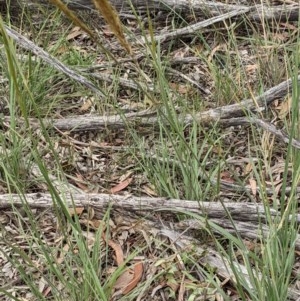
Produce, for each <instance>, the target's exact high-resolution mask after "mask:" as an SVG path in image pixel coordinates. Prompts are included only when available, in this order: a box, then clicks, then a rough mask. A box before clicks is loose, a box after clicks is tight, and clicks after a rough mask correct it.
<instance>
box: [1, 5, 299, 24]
mask: <svg viewBox="0 0 300 301" xmlns="http://www.w3.org/2000/svg"><path fill="white" fill-rule="evenodd" d="M0 2H1V1H0ZM22 2H23V3H25V4H33V3H38V4H39V5H40V4H49V1H48V0H39V1H38V0H22ZM64 2H66V1H64ZM111 3H112V5H113V6H114V7H115V8H116V9H117V10H118V11H119V12H122V13H125V12H129V11H131V8H130V6H131V5H133V7H134V8H135V9H136V10H137V11H138V12H140V13H142V12H148V11H165V12H169V11H170V10H174V11H176V12H178V13H181V14H189V13H191V12H193V14H195V15H197V16H204V17H213V16H219V15H220V14H224V13H228V12H230V11H234V10H239V9H245V8H247V9H249V13H248V16H247V18H248V19H249V20H251V21H257V22H260V21H261V20H265V21H266V20H267V21H271V20H273V21H286V20H289V21H296V20H298V18H299V6H298V5H297V4H291V5H285V4H284V5H278V6H270V5H264V4H261V5H252V6H246V5H240V4H236V5H233V4H226V3H222V2H218V1H214V0H176V1H174V0H131V1H123V0H111ZM295 3H296V1H295ZM68 4H69V6H70V7H71V8H74V9H91V8H93V4H92V1H91V0H72V1H68Z"/></svg>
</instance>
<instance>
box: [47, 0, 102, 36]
mask: <svg viewBox="0 0 300 301" xmlns="http://www.w3.org/2000/svg"><path fill="white" fill-rule="evenodd" d="M49 1H50V2H51V3H53V4H54V5H55V6H57V7H58V8H59V9H60V10H61V11H62V12H63V13H64V14H65V15H66V16H67V17H68V18H69V19H70V20H71V21H72V22H73V23H74V24H76V25H78V26H79V27H80V28H81V29H83V30H84V31H85V32H86V33H87V34H88V35H89V36H90V37H92V38H93V39H94V40H96V38H95V35H94V34H93V32H92V31H91V30H90V29H89V28H88V27H87V26H86V25H85V24H84V22H82V21H81V20H80V19H79V18H78V17H77V16H76V15H75V14H74V13H73V12H72V11H71V10H70V9H69V8H68V7H67V5H66V4H64V3H63V2H62V1H61V0H49Z"/></svg>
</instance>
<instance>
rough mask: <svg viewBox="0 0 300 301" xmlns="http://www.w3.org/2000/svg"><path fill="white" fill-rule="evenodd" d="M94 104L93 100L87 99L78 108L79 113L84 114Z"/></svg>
mask: <svg viewBox="0 0 300 301" xmlns="http://www.w3.org/2000/svg"><path fill="white" fill-rule="evenodd" d="M93 104H94V100H93V99H91V98H89V99H87V100H85V101H84V103H83V105H82V106H81V107H80V109H79V112H86V111H87V110H89V109H90V107H91V106H92V105H93Z"/></svg>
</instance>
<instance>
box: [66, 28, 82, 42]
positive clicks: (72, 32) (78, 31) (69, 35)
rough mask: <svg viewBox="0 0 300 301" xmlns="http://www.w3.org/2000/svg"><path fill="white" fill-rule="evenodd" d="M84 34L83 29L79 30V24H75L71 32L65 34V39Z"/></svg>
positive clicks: (68, 39)
mask: <svg viewBox="0 0 300 301" xmlns="http://www.w3.org/2000/svg"><path fill="white" fill-rule="evenodd" d="M82 34H84V31H82V30H81V28H80V27H79V26H75V27H74V28H73V29H72V30H71V32H70V33H69V34H68V35H67V37H66V40H67V41H70V40H73V39H75V38H77V37H79V36H81V35H82Z"/></svg>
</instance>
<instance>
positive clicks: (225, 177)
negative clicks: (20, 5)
mask: <svg viewBox="0 0 300 301" xmlns="http://www.w3.org/2000/svg"><path fill="white" fill-rule="evenodd" d="M220 179H221V180H223V181H224V182H228V183H234V180H233V179H232V177H231V174H230V173H229V172H228V171H223V172H221V174H220Z"/></svg>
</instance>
